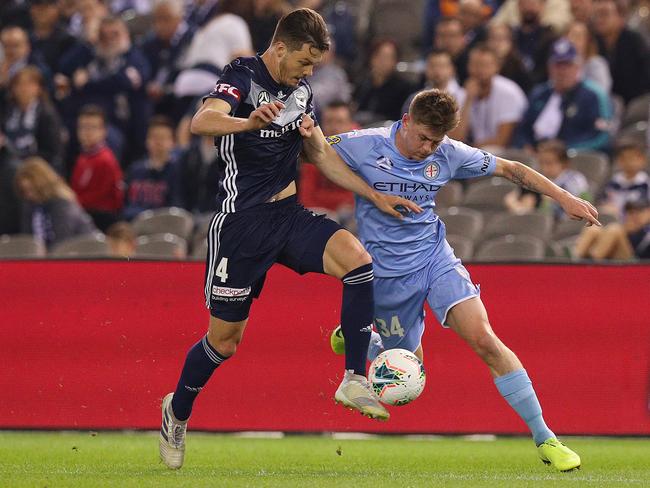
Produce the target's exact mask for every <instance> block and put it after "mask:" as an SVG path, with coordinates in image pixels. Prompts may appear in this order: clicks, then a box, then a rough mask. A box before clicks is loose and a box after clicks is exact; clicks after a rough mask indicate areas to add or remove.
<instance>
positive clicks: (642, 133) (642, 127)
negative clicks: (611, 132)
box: [616, 121, 648, 146]
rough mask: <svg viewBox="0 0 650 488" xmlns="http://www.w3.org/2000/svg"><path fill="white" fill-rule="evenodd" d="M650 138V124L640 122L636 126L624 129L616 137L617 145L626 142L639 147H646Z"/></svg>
mask: <svg viewBox="0 0 650 488" xmlns="http://www.w3.org/2000/svg"><path fill="white" fill-rule="evenodd" d="M647 137H648V122H645V121H640V122H637V123H635V124H632V125H630V126H629V127H624V128H623V129H621V130H620V132H619V133H618V136H617V137H616V142H617V144H620V143H622V142H623V141H625V142H626V143H628V142H633V143H635V144H638V145H639V146H645V145H646V143H647Z"/></svg>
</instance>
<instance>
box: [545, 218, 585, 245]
mask: <svg viewBox="0 0 650 488" xmlns="http://www.w3.org/2000/svg"><path fill="white" fill-rule="evenodd" d="M584 228H585V223H584V222H582V221H581V220H571V219H562V220H559V221H558V222H557V224H556V225H555V229H553V236H552V238H553V240H554V241H559V240H561V239H565V238H567V237H573V236H577V235H579V234H580V232H582V229H584Z"/></svg>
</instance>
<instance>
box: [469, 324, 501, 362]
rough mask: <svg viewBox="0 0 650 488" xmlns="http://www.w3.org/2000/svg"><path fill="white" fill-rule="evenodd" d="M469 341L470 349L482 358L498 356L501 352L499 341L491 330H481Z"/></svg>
mask: <svg viewBox="0 0 650 488" xmlns="http://www.w3.org/2000/svg"><path fill="white" fill-rule="evenodd" d="M469 342H470V345H471V347H472V349H474V351H476V353H477V354H478V355H479V356H480V357H481V358H483V359H484V360H489V359H490V358H495V357H498V356H499V354H500V353H501V347H500V344H501V341H499V338H498V337H497V336H496V335H495V334H494V332H492V331H487V330H486V331H483V332H482V333H481V334H479V335H477V336H476V337H473V338H472V339H471V340H470V341H469Z"/></svg>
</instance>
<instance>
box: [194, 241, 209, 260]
mask: <svg viewBox="0 0 650 488" xmlns="http://www.w3.org/2000/svg"><path fill="white" fill-rule="evenodd" d="M207 254H208V240H207V239H205V238H204V239H201V240H198V241H194V244H193V245H192V257H193V258H194V259H196V260H197V261H204V260H205V258H206V256H207Z"/></svg>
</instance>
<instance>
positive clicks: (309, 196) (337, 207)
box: [298, 101, 358, 225]
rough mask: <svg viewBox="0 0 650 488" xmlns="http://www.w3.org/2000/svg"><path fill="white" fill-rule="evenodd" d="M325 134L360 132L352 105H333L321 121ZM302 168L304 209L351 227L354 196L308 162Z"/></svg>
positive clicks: (301, 179) (301, 185)
mask: <svg viewBox="0 0 650 488" xmlns="http://www.w3.org/2000/svg"><path fill="white" fill-rule="evenodd" d="M320 124H321V128H322V130H323V134H325V135H326V136H334V137H335V136H336V134H342V133H344V132H350V131H351V130H354V129H356V128H358V126H357V124H356V123H355V122H354V120H353V119H352V112H351V110H350V105H349V104H347V103H345V102H341V101H339V102H333V103H330V104H329V105H328V106H327V107H325V110H324V111H323V115H322V117H321V120H320ZM305 163H306V164H302V165H301V166H300V181H299V185H298V199H299V201H300V203H301V204H302V205H304V206H305V207H307V208H310V209H314V210H315V211H318V212H324V213H327V215H328V216H329V217H330V218H332V219H334V220H336V221H337V222H340V223H341V224H343V225H349V224H350V223H351V220H352V212H353V209H354V195H353V194H352V193H351V192H349V191H347V190H343V189H342V188H340V187H338V186H336V185H335V184H334V183H332V182H331V181H330V180H328V179H327V178H325V176H323V174H322V173H321V172H320V171H318V170H317V169H316V167H315V166H314V165H313V164H309V162H305Z"/></svg>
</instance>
